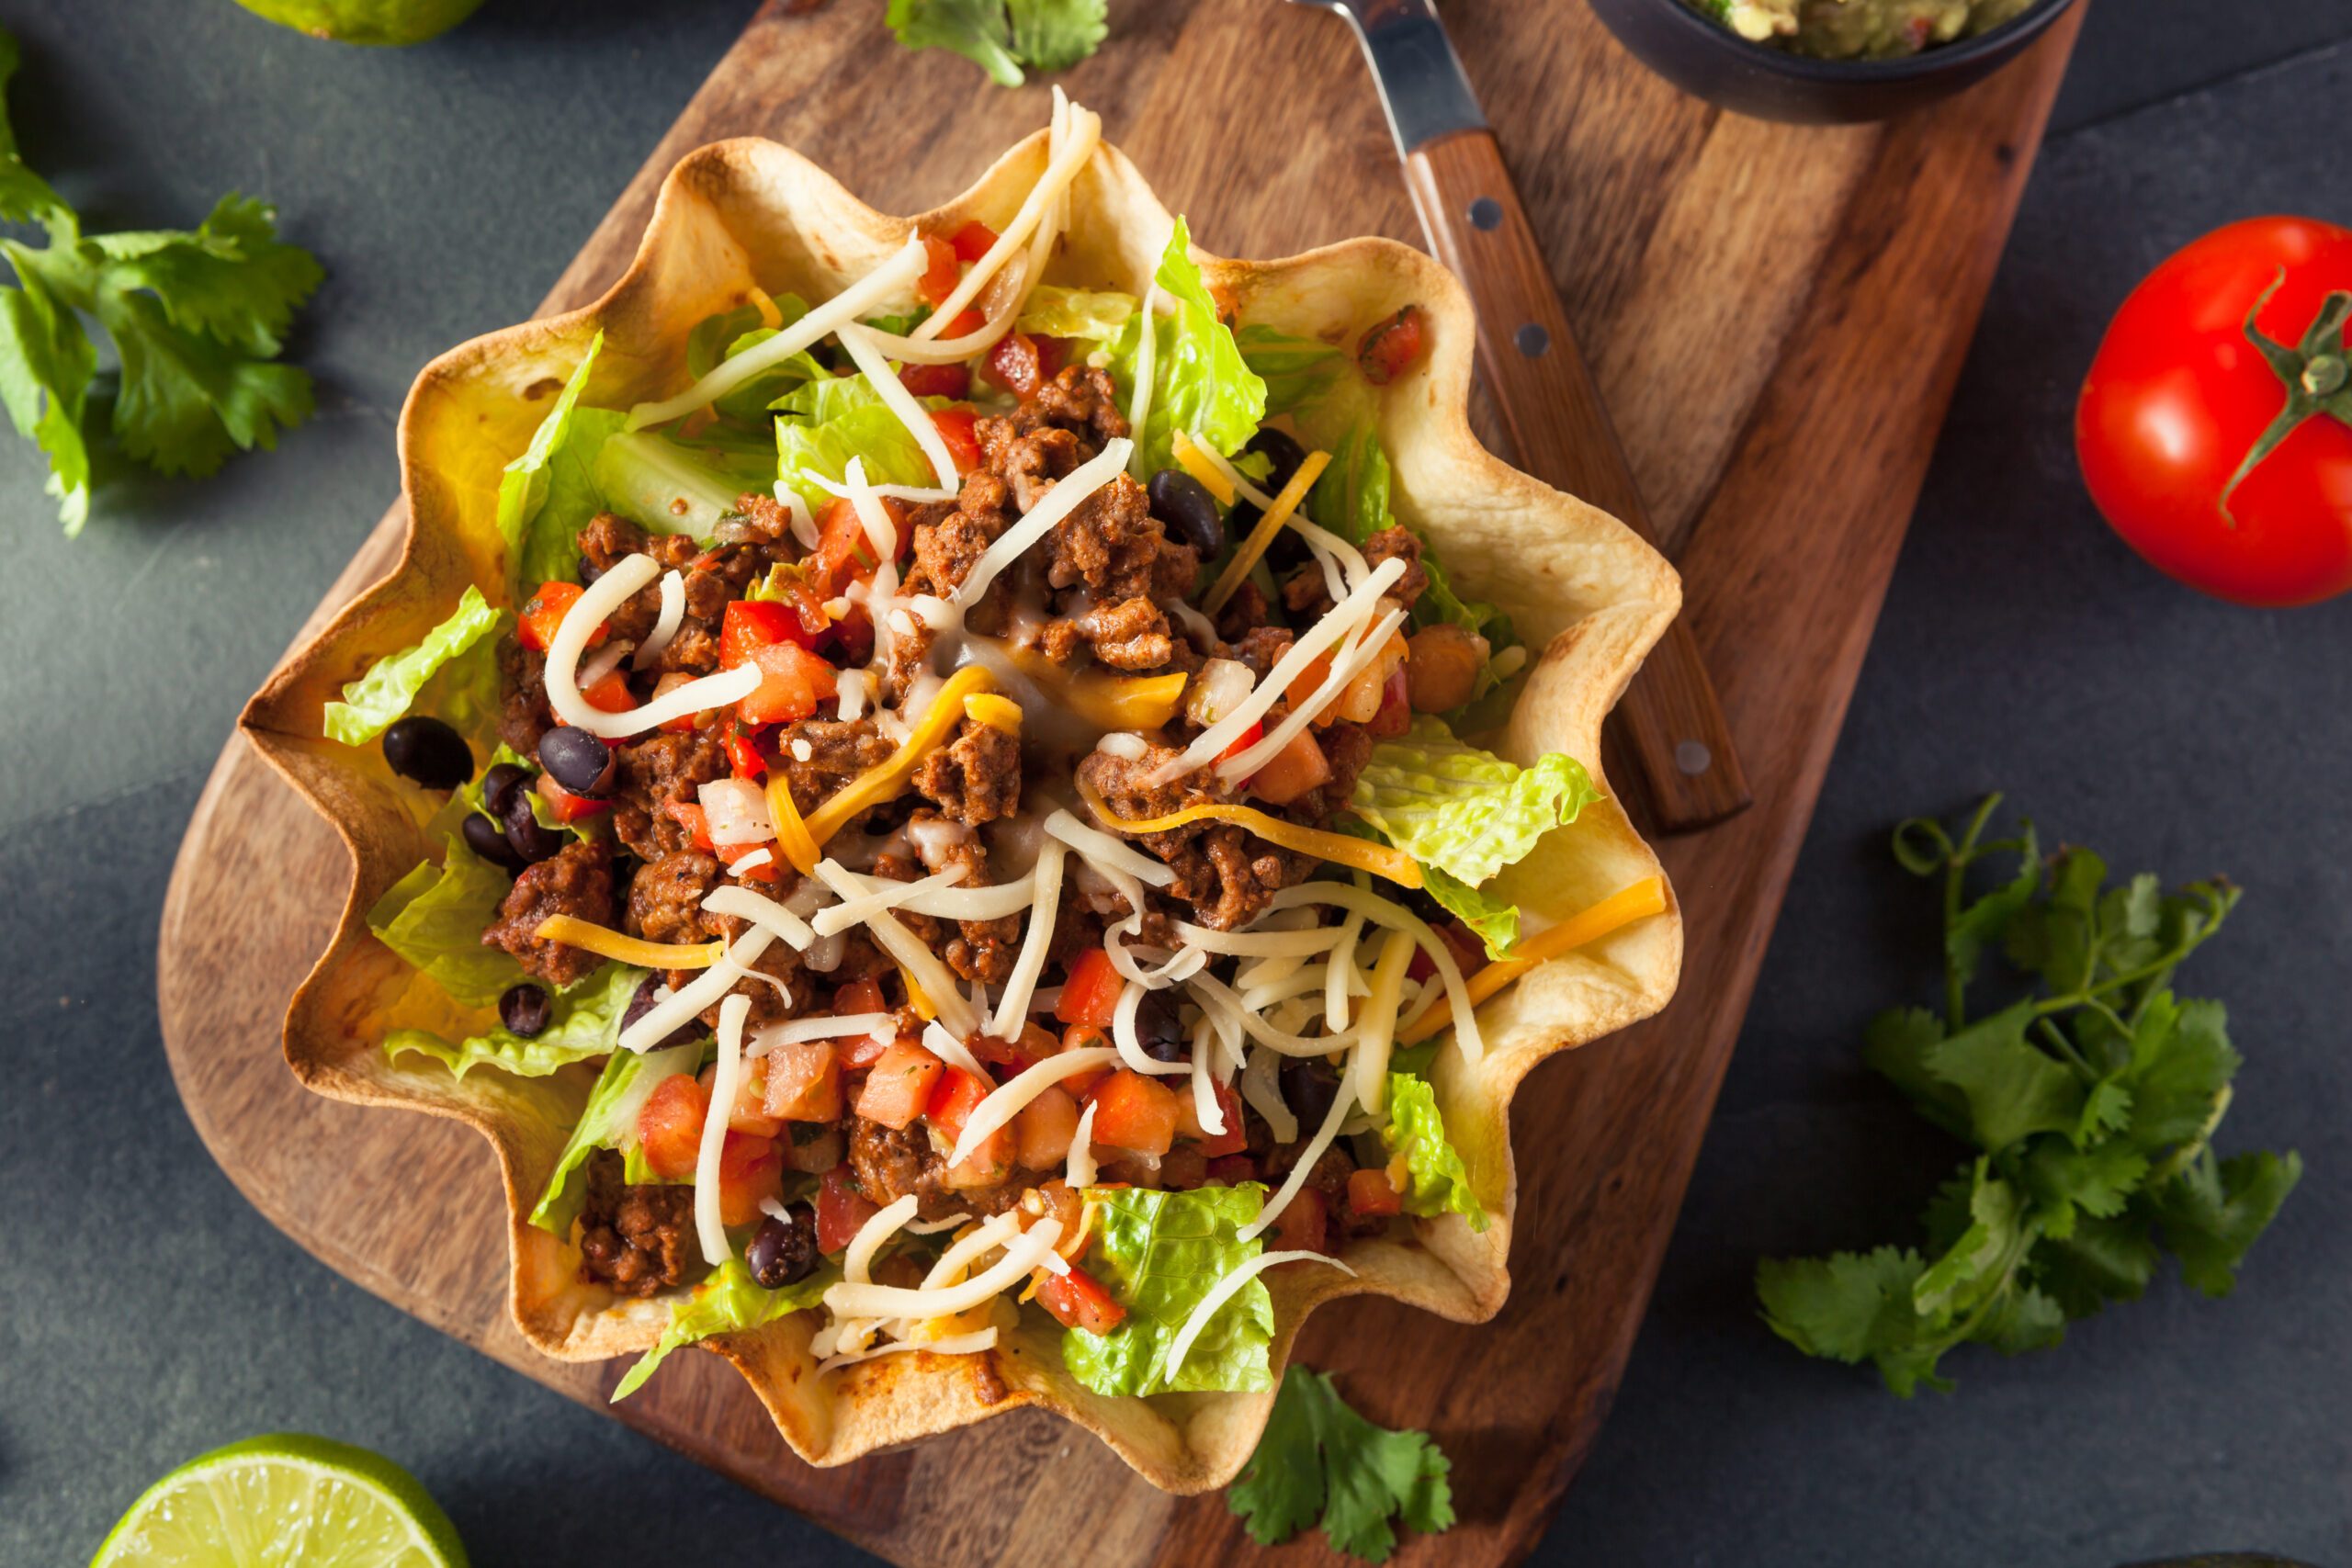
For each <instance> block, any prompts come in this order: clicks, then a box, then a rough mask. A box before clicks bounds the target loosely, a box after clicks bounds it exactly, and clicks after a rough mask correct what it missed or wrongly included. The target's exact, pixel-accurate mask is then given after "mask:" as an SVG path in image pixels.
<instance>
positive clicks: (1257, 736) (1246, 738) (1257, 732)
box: [1216, 718, 1266, 762]
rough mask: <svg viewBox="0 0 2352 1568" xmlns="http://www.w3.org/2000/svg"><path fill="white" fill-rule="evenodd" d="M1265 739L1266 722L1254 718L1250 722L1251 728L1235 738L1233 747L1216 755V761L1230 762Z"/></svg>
mask: <svg viewBox="0 0 2352 1568" xmlns="http://www.w3.org/2000/svg"><path fill="white" fill-rule="evenodd" d="M1265 738H1266V721H1265V720H1264V719H1261V718H1253V719H1251V720H1250V728H1247V729H1245V730H1243V731H1242V732H1241V733H1240V734H1239V735H1238V736H1236V737H1234V740H1233V744H1232V745H1230V746H1228V747H1227V748H1226V749H1225V750H1222V751H1219V752H1218V753H1217V754H1216V760H1217V761H1220V762H1226V761H1232V760H1233V759H1234V758H1236V757H1238V756H1239V755H1241V753H1242V752H1244V751H1247V750H1250V747H1252V746H1255V745H1256V744H1258V742H1259V741H1261V740H1263V739H1265Z"/></svg>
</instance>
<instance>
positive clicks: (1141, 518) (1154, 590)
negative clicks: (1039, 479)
mask: <svg viewBox="0 0 2352 1568" xmlns="http://www.w3.org/2000/svg"><path fill="white" fill-rule="evenodd" d="M1042 434H1043V433H1040V435H1039V436H1032V437H1030V439H1031V440H1037V439H1041V438H1042ZM1016 488H1017V486H1016ZM1048 544H1049V552H1048V554H1047V557H1046V560H1047V563H1048V564H1047V566H1046V581H1047V582H1048V583H1050V584H1051V585H1053V586H1054V587H1056V588H1075V587H1077V586H1079V585H1080V584H1081V583H1082V584H1084V585H1085V586H1086V587H1087V588H1088V589H1090V590H1091V591H1092V592H1093V594H1094V596H1095V597H1096V598H1097V599H1098V600H1102V601H1105V602H1110V601H1116V600H1122V599H1134V598H1138V597H1141V598H1145V599H1182V598H1183V597H1184V596H1185V595H1187V594H1189V593H1190V592H1192V591H1193V584H1194V583H1195V582H1196V581H1198V580H1199V578H1200V572H1201V558H1200V557H1199V555H1198V554H1196V553H1195V552H1194V551H1193V547H1192V546H1190V545H1180V544H1178V543H1176V542H1175V541H1174V540H1172V539H1170V537H1169V536H1168V533H1167V530H1166V529H1165V528H1163V527H1162V526H1161V525H1160V522H1159V519H1158V518H1156V517H1154V516H1153V515H1152V514H1151V502H1150V499H1149V498H1148V497H1147V496H1146V495H1145V494H1144V489H1143V486H1141V485H1139V484H1137V483H1136V481H1135V480H1134V479H1130V478H1128V477H1127V476H1126V475H1125V474H1117V475H1114V476H1113V478H1112V479H1111V482H1110V483H1109V484H1106V485H1104V486H1103V488H1102V489H1101V490H1098V491H1095V492H1094V493H1093V494H1092V495H1090V496H1088V497H1087V498H1086V499H1085V500H1084V501H1082V502H1079V503H1078V505H1077V506H1076V507H1075V508H1074V509H1073V510H1072V511H1071V513H1070V514H1069V516H1067V517H1065V518H1063V519H1062V520H1061V521H1060V522H1058V523H1057V524H1055V525H1054V531H1053V533H1052V534H1051V535H1050V536H1049V537H1048Z"/></svg>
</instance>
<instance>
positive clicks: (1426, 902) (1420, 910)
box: [1404, 887, 1453, 926]
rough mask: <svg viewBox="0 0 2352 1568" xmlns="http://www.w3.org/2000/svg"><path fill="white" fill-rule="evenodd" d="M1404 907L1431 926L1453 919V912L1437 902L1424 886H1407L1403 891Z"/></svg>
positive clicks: (1440, 924)
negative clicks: (1404, 891)
mask: <svg viewBox="0 0 2352 1568" xmlns="http://www.w3.org/2000/svg"><path fill="white" fill-rule="evenodd" d="M1404 903H1405V908H1408V909H1410V910H1412V911H1413V913H1415V914H1417V915H1419V916H1420V917H1421V919H1425V920H1427V921H1428V922H1429V923H1430V924H1431V925H1433V926H1442V925H1443V924H1445V922H1446V921H1448V920H1450V919H1453V911H1452V910H1450V909H1448V908H1446V907H1445V906H1444V905H1442V904H1441V903H1439V902H1438V901H1437V899H1436V898H1435V897H1432V896H1431V895H1430V890H1429V889H1428V888H1426V887H1414V888H1408V889H1407V890H1406V893H1405V899H1404Z"/></svg>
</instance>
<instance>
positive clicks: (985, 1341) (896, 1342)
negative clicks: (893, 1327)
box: [817, 1325, 996, 1377]
mask: <svg viewBox="0 0 2352 1568" xmlns="http://www.w3.org/2000/svg"><path fill="white" fill-rule="evenodd" d="M995 1343H996V1327H995V1325H989V1327H986V1328H982V1329H978V1330H976V1331H975V1332H973V1333H970V1334H951V1335H948V1336H947V1337H945V1338H943V1339H931V1340H922V1341H918V1340H911V1339H893V1340H890V1341H888V1343H887V1344H881V1345H875V1346H871V1347H869V1348H865V1349H864V1350H847V1351H843V1352H842V1354H840V1355H838V1356H830V1357H828V1358H826V1359H824V1360H821V1361H820V1362H818V1363H817V1375H818V1376H819V1377H822V1376H824V1375H825V1374H826V1373H827V1372H834V1371H840V1370H841V1369H842V1368H843V1367H854V1366H855V1365H857V1364H858V1363H859V1362H860V1361H871V1360H874V1359H876V1358H878V1357H882V1356H903V1355H905V1354H906V1353H907V1352H908V1351H910V1350H928V1351H930V1352H931V1353H932V1354H933V1355H934V1356H972V1355H977V1354H978V1353H979V1352H980V1351H982V1350H986V1349H988V1348H989V1347H991V1346H993V1345H994V1344H995Z"/></svg>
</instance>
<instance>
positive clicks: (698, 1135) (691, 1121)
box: [637, 1073, 710, 1181]
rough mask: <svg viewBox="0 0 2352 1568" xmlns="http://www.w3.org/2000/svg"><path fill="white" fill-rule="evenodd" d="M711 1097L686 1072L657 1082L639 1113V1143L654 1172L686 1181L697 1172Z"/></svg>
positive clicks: (646, 1161) (647, 1163)
mask: <svg viewBox="0 0 2352 1568" xmlns="http://www.w3.org/2000/svg"><path fill="white" fill-rule="evenodd" d="M709 1110H710V1097H709V1096H708V1095H707V1094H705V1093H704V1092H703V1089H702V1085H700V1084H698V1083H696V1082H695V1080H694V1078H693V1077H691V1076H689V1075H687V1074H685V1073H679V1074H676V1075H675V1076H673V1077H666V1078H663V1079H662V1081H661V1082H660V1083H658V1084H655V1085H654V1086H653V1092H652V1093H651V1094H650V1095H649V1096H648V1097H647V1098H646V1101H645V1105H644V1107H643V1108H642V1109H641V1110H639V1111H638V1113H637V1143H638V1147H639V1149H641V1150H642V1151H643V1152H644V1155H645V1163H646V1165H647V1166H648V1167H649V1168H651V1170H652V1172H653V1174H654V1175H656V1176H659V1177H662V1179H665V1180H669V1181H684V1180H685V1179H688V1178H689V1177H691V1176H693V1175H694V1173H695V1161H696V1160H697V1159H699V1158H700V1157H701V1155H702V1122H703V1118H704V1116H706V1115H707V1114H708V1113H709Z"/></svg>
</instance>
